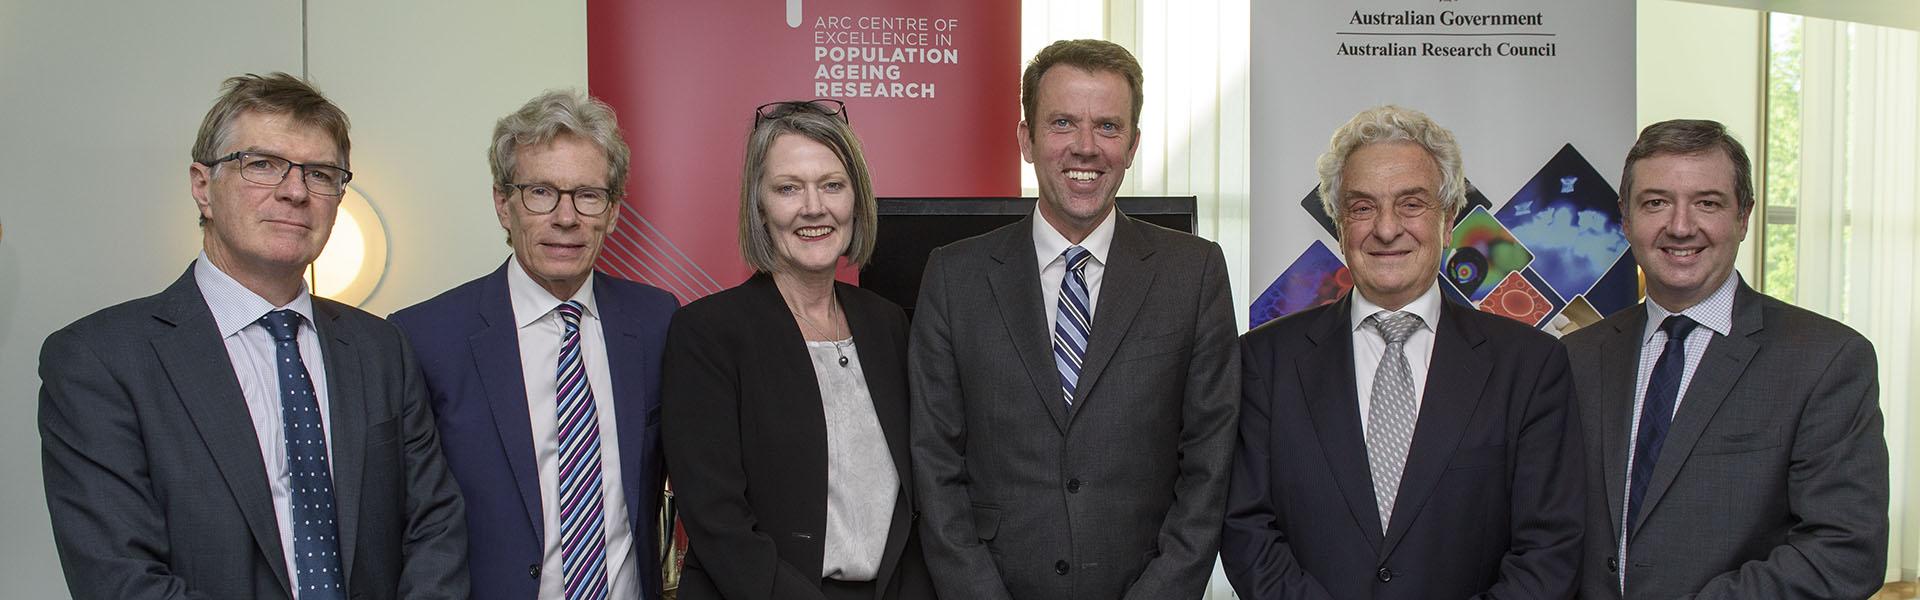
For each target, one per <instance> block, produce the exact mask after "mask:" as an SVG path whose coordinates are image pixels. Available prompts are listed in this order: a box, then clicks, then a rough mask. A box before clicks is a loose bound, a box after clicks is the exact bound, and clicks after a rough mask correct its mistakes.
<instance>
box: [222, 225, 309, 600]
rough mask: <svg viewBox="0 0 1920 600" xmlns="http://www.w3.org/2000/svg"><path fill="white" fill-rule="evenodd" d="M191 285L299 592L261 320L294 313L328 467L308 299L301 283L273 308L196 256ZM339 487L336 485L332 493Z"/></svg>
mask: <svg viewBox="0 0 1920 600" xmlns="http://www.w3.org/2000/svg"><path fill="white" fill-rule="evenodd" d="M193 282H194V284H195V285H198V286H199V287H200V295H201V297H203V298H205V299H206V302H207V309H208V310H211V311H212V312H213V323H214V325H215V326H217V327H219V328H220V339H221V341H222V342H224V343H225V344H226V346H227V360H228V361H229V362H230V363H232V365H233V374H234V376H235V377H236V378H238V379H239V380H240V394H241V395H242V396H244V397H245V398H246V400H247V415H248V416H249V417H251V418H252V420H253V434H254V437H255V438H258V439H259V441H260V461H261V462H262V463H264V464H265V465H266V467H267V488H268V489H269V490H270V491H272V492H273V519H274V522H276V523H279V525H280V553H281V556H282V557H283V558H285V559H286V561H287V579H288V581H289V583H291V584H292V585H293V589H295V590H298V589H300V572H299V570H298V569H295V568H294V565H293V523H292V522H291V521H290V520H289V518H290V517H289V515H290V514H291V509H289V508H288V506H289V504H291V503H290V501H289V499H290V498H291V497H292V494H291V492H290V490H289V487H290V486H289V485H288V483H289V482H290V481H292V480H291V479H290V477H291V475H290V474H289V472H288V470H287V435H286V429H285V421H284V420H283V419H281V412H280V410H281V409H280V367H279V365H278V364H277V362H276V360H275V356H276V354H277V353H278V352H279V351H278V349H277V345H276V344H275V343H274V341H273V334H270V333H267V328H266V326H264V325H261V324H260V317H264V316H266V315H267V313H269V312H273V311H276V310H281V309H285V310H291V311H293V312H296V313H299V314H300V317H301V318H302V319H304V322H302V323H301V324H300V328H299V332H298V333H296V334H295V340H296V342H297V343H298V344H299V345H300V362H301V363H304V364H305V365H306V366H307V379H308V381H311V382H313V396H314V399H315V400H316V401H318V402H319V403H320V428H321V430H322V431H324V432H325V434H326V436H327V466H328V468H329V469H331V468H332V466H333V414H332V413H331V412H329V410H330V408H331V407H332V403H331V402H329V401H328V400H327V362H326V360H325V358H324V357H323V356H322V355H321V354H320V334H319V333H318V332H316V331H314V326H313V324H314V323H315V321H314V319H313V296H311V295H308V294H307V286H306V284H304V283H303V284H301V286H300V295H298V296H295V297H294V298H293V301H292V302H288V303H287V305H286V306H274V305H273V303H272V302H268V301H267V299H266V298H261V297H260V295H259V294H255V293H253V290H249V289H247V288H246V286H244V285H241V284H240V282H239V281H236V280H234V278H233V277H231V276H229V275H227V274H226V272H224V271H221V270H220V268H219V267H216V266H214V265H213V261H211V260H208V259H207V253H206V252H201V253H200V259H199V260H196V261H194V263H193ZM341 487H342V486H341V485H339V482H335V484H334V486H333V489H334V492H335V493H336V494H338V493H339V490H340V488H341Z"/></svg>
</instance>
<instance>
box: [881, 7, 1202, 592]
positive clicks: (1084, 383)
mask: <svg viewBox="0 0 1920 600" xmlns="http://www.w3.org/2000/svg"><path fill="white" fill-rule="evenodd" d="M1140 80H1141V72H1140V66H1139V63H1138V62H1136V61H1135V60H1134V58H1133V56H1132V55H1131V54H1129V53H1128V52H1127V51H1126V49H1124V48H1121V47H1120V46H1118V45H1115V44H1112V43H1109V42H1103V41H1095V40H1073V41H1064V42H1058V43H1055V44H1053V45H1051V46H1048V47H1047V48H1046V49H1044V50H1042V51H1040V53H1039V55H1037V56H1035V57H1034V59H1033V62H1031V63H1029V65H1028V66H1027V69H1026V73H1025V75H1024V76H1023V77H1022V81H1021V101H1022V108H1023V110H1024V120H1023V121H1021V123H1020V125H1019V128H1018V135H1019V142H1020V153H1021V155H1022V156H1023V157H1025V158H1026V160H1027V162H1030V163H1033V168H1034V174H1035V175H1036V176H1037V177H1038V179H1039V181H1040V200H1039V202H1038V203H1037V205H1036V207H1035V211H1034V213H1033V214H1032V215H1030V216H1028V217H1027V218H1025V219H1022V220H1020V221H1019V222H1017V223H1014V224H1012V225H1008V226H1006V227H1002V228H1000V229H997V230H994V231H992V232H989V233H987V234H985V235H981V236H978V237H974V238H971V239H967V240H962V241H960V242H956V243H954V244H952V245H949V246H946V247H944V248H941V249H939V250H936V251H935V252H934V253H933V256H932V257H931V258H930V259H929V260H928V263H927V267H926V275H925V279H924V280H923V281H922V283H921V287H920V300H919V304H918V306H917V308H916V310H915V312H914V322H913V335H912V338H911V339H912V341H911V344H910V350H909V366H910V370H911V382H912V388H913V395H914V406H913V460H914V462H915V464H914V480H915V485H916V486H917V491H918V492H919V493H920V497H921V499H922V501H921V502H922V511H923V513H924V514H923V520H922V528H921V533H922V536H923V537H922V542H921V543H922V544H924V548H925V551H926V557H927V566H928V567H929V570H930V571H932V573H933V576H934V582H935V584H936V586H937V587H938V590H939V593H940V595H941V596H942V597H946V598H968V599H983V600H991V599H996V598H998V599H1011V598H1021V599H1046V600H1053V599H1110V598H1140V599H1148V598H1151V599H1161V598H1198V597H1200V595H1201V593H1202V589H1203V587H1204V586H1205V584H1206V580H1207V576H1208V573H1209V571H1210V570H1211V568H1212V565H1213V560H1214V553H1215V550H1216V548H1217V546H1218V543H1219V535H1220V514H1221V508H1222V503H1223V502H1224V501H1225V498H1226V469H1227V462H1228V458H1229V453H1230V452H1231V451H1232V446H1233V423H1234V416H1235V412H1236V406H1237V398H1238V395H1239V382H1240V374H1239V370H1238V365H1239V361H1238V358H1237V355H1236V350H1235V346H1234V320H1233V316H1232V300H1231V293H1230V292H1229V290H1228V286H1227V273H1226V261H1225V259H1224V258H1223V256H1222V254H1221V252H1220V248H1219V246H1217V245H1215V244H1213V243H1212V242H1208V241H1206V240H1202V239H1200V238H1197V237H1194V236H1191V235H1187V234H1183V233H1177V232H1174V231H1169V230H1166V229H1162V228H1160V227H1156V226H1154V225H1151V224H1148V223H1146V222H1143V221H1138V220H1135V219H1133V218H1130V217H1128V216H1126V215H1124V214H1121V213H1120V212H1119V211H1118V210H1115V209H1114V197H1115V195H1116V194H1117V193H1118V190H1119V189H1120V181H1121V178H1122V177H1123V176H1124V175H1125V174H1126V169H1127V167H1128V166H1130V165H1131V164H1132V161H1133V153H1134V150H1135V149H1136V148H1137V147H1138V145H1139V140H1140V137H1139V132H1138V130H1137V129H1136V128H1135V126H1136V124H1138V123H1139V120H1140V107H1141V102H1142V94H1141V88H1140Z"/></svg>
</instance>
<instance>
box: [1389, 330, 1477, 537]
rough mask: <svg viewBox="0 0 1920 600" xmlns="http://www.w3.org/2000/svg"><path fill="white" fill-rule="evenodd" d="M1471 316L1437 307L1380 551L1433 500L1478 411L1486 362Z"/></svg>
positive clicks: (1402, 535) (1401, 535)
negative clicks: (1415, 413) (1437, 316)
mask: <svg viewBox="0 0 1920 600" xmlns="http://www.w3.org/2000/svg"><path fill="white" fill-rule="evenodd" d="M1468 310H1472V309H1469V308H1465V307H1462V306H1460V305H1458V304H1454V303H1452V302H1441V303H1440V323H1439V324H1438V326H1437V327H1435V328H1434V340H1433V357H1432V359H1431V360H1430V361H1429V362H1428V366H1427V385H1426V390H1425V393H1423V394H1422V396H1421V400H1420V416H1419V418H1418V419H1417V420H1416V421H1415V424H1414V428H1413V444H1412V445H1411V446H1409V447H1408V449H1407V462H1406V466H1405V467H1404V469H1403V470H1402V472H1401V475H1400V491H1399V493H1398V495H1396V496H1395V498H1394V501H1393V521H1392V523H1391V524H1390V526H1389V527H1388V529H1387V542H1386V550H1385V552H1382V553H1381V555H1382V556H1386V555H1389V554H1392V553H1393V549H1394V546H1396V545H1398V544H1399V543H1400V540H1401V539H1402V538H1404V537H1405V536H1406V534H1407V529H1408V527H1410V526H1411V525H1412V524H1413V520H1414V519H1415V518H1416V517H1418V516H1419V515H1420V507H1421V506H1423V505H1425V504H1426V502H1427V498H1428V497H1429V496H1431V495H1432V494H1433V487H1434V486H1435V485H1437V484H1438V483H1439V482H1440V475H1441V473H1443V472H1445V471H1446V469H1447V464H1448V463H1450V462H1452V460H1453V454H1454V452H1455V451H1456V450H1458V449H1459V447H1460V438H1461V436H1462V435H1464V434H1465V433H1466V430H1467V423H1468V422H1469V421H1470V420H1472V418H1473V414H1474V412H1475V411H1476V410H1477V409H1478V408H1479V406H1480V402H1481V395H1482V391H1484V390H1485V389H1486V386H1487V376H1488V375H1489V374H1491V373H1492V368H1491V367H1489V366H1487V365H1488V364H1490V363H1491V362H1492V359H1491V358H1489V357H1487V356H1486V354H1485V352H1484V351H1483V350H1481V349H1480V345H1481V344H1482V343H1484V342H1486V337H1485V336H1484V335H1483V334H1482V332H1481V331H1480V329H1479V327H1477V326H1476V325H1475V324H1474V323H1473V322H1472V321H1470V320H1469V319H1468V318H1467V315H1466V314H1463V311H1468Z"/></svg>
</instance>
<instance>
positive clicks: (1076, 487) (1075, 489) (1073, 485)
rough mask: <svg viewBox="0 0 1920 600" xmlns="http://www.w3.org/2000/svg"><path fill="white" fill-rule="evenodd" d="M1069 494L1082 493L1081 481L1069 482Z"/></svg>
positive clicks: (1071, 480)
mask: <svg viewBox="0 0 1920 600" xmlns="http://www.w3.org/2000/svg"><path fill="white" fill-rule="evenodd" d="M1067 493H1069V494H1078V493H1080V480H1078V479H1069V480H1067Z"/></svg>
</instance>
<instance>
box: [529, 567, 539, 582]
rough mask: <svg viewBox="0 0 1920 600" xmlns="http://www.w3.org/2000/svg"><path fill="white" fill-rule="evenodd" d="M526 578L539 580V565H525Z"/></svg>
mask: <svg viewBox="0 0 1920 600" xmlns="http://www.w3.org/2000/svg"><path fill="white" fill-rule="evenodd" d="M527 577H530V578H533V579H539V578H540V563H534V564H531V565H527Z"/></svg>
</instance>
